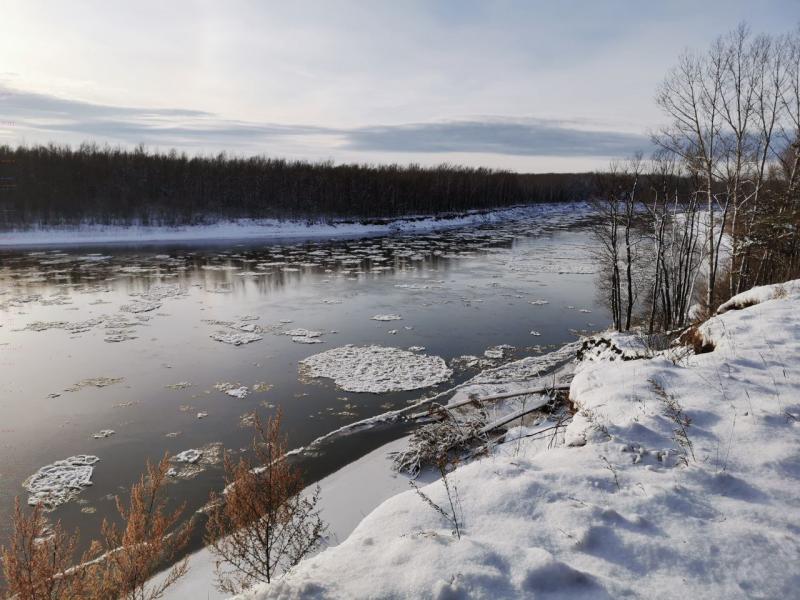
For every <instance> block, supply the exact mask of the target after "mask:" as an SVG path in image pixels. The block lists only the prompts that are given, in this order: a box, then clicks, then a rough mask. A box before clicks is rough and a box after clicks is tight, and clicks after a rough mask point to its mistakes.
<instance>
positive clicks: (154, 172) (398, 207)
mask: <svg viewBox="0 0 800 600" xmlns="http://www.w3.org/2000/svg"><path fill="white" fill-rule="evenodd" d="M592 181H593V179H592V177H591V176H590V175H589V174H570V173H566V174H535V175H534V174H517V173H512V172H510V171H498V170H491V169H485V168H469V167H460V166H454V165H448V164H443V165H440V166H436V167H422V166H419V165H415V164H411V165H408V166H400V165H396V164H394V165H382V166H375V165H359V164H342V165H336V164H333V163H332V162H316V163H312V162H307V161H288V160H284V159H280V158H269V157H265V156H253V157H247V158H244V157H233V156H228V155H226V154H224V153H221V154H219V155H216V156H191V157H190V156H187V155H186V154H179V153H177V152H176V151H172V152H169V153H159V152H150V151H148V150H147V149H145V148H144V147H142V146H139V147H137V148H135V149H133V150H127V149H123V148H119V147H110V146H98V145H96V144H82V145H80V146H79V147H77V148H72V147H70V146H65V145H53V144H51V145H47V146H31V147H27V146H19V147H16V148H12V147H10V146H0V228H5V229H9V228H19V227H26V226H31V225H37V226H38V225H63V224H77V223H102V224H120V225H124V224H142V225H152V224H164V225H184V224H195V223H203V222H208V221H213V220H217V219H231V218H274V219H289V220H298V219H299V220H310V221H315V222H316V221H325V220H330V219H343V218H344V219H347V218H352V219H365V220H368V219H380V218H394V217H400V216H408V215H419V214H427V215H430V214H439V213H454V212H461V211H466V210H475V209H477V210H487V209H494V208H501V207H507V206H513V205H519V204H528V203H533V202H563V201H570V200H583V199H585V198H586V196H587V194H588V193H589V190H590V187H591V185H592Z"/></svg>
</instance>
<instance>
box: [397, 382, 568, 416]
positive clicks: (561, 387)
mask: <svg viewBox="0 0 800 600" xmlns="http://www.w3.org/2000/svg"><path fill="white" fill-rule="evenodd" d="M568 389H569V386H568V385H559V386H553V387H546V386H545V387H538V388H531V389H526V390H518V391H516V392H503V393H500V394H492V395H490V396H483V397H482V398H478V397H472V396H471V397H469V398H466V399H464V400H459V401H458V402H453V403H452V404H445V405H441V406H437V407H435V408H436V409H439V410H443V409H446V410H448V411H449V410H452V409H454V408H460V407H462V406H467V405H469V404H475V403H477V404H481V403H482V402H492V401H495V400H505V399H507V398H516V397H517V396H527V395H529V394H546V393H548V392H555V391H565V390H568ZM549 401H550V400H549V399H548V400H547V401H546V402H543V403H542V404H540V405H539V406H544V405H545V404H547V402H549ZM417 406H418V405H415V406H414V408H416V407H417ZM433 409H434V407H432V409H431V410H433ZM429 415H430V412H424V413H414V414H412V415H411V416H410V418H411V419H419V418H421V417H427V416H429Z"/></svg>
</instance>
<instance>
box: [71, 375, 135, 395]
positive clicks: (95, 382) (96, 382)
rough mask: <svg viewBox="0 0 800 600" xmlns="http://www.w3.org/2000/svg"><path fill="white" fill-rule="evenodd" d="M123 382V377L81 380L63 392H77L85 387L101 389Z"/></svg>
mask: <svg viewBox="0 0 800 600" xmlns="http://www.w3.org/2000/svg"><path fill="white" fill-rule="evenodd" d="M123 381H125V378H124V377H90V378H88V379H82V380H80V381H79V382H78V383H76V384H73V385H71V386H70V387H68V388H64V391H65V392H77V391H79V390H81V389H83V388H85V387H98V388H103V387H108V386H109V385H114V384H116V383H121V382H123Z"/></svg>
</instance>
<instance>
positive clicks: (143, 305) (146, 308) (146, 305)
mask: <svg viewBox="0 0 800 600" xmlns="http://www.w3.org/2000/svg"><path fill="white" fill-rule="evenodd" d="M157 308H161V302H158V301H155V300H134V301H133V302H131V303H130V304H123V305H122V306H120V307H119V309H120V310H123V311H125V312H130V313H143V312H150V311H153V310H156V309H157Z"/></svg>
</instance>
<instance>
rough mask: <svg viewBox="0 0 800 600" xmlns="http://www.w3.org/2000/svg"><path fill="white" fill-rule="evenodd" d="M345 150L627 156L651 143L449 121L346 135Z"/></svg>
mask: <svg viewBox="0 0 800 600" xmlns="http://www.w3.org/2000/svg"><path fill="white" fill-rule="evenodd" d="M347 145H348V146H349V147H350V148H352V149H355V150H363V151H376V152H385V151H393V152H432V153H450V152H479V153H493V154H511V155H517V156H601V157H608V156H629V155H631V154H633V153H634V152H636V151H638V150H641V151H644V150H646V149H647V148H648V146H649V142H648V140H647V138H646V137H644V136H642V135H637V134H631V133H623V132H614V131H595V130H587V129H580V128H576V127H574V126H572V127H570V126H567V125H564V124H562V123H560V122H550V121H544V120H541V119H516V120H514V119H487V120H483V121H478V120H468V121H447V122H440V123H417V124H410V125H396V126H388V127H362V128H360V129H354V130H352V131H350V132H348V135H347Z"/></svg>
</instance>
